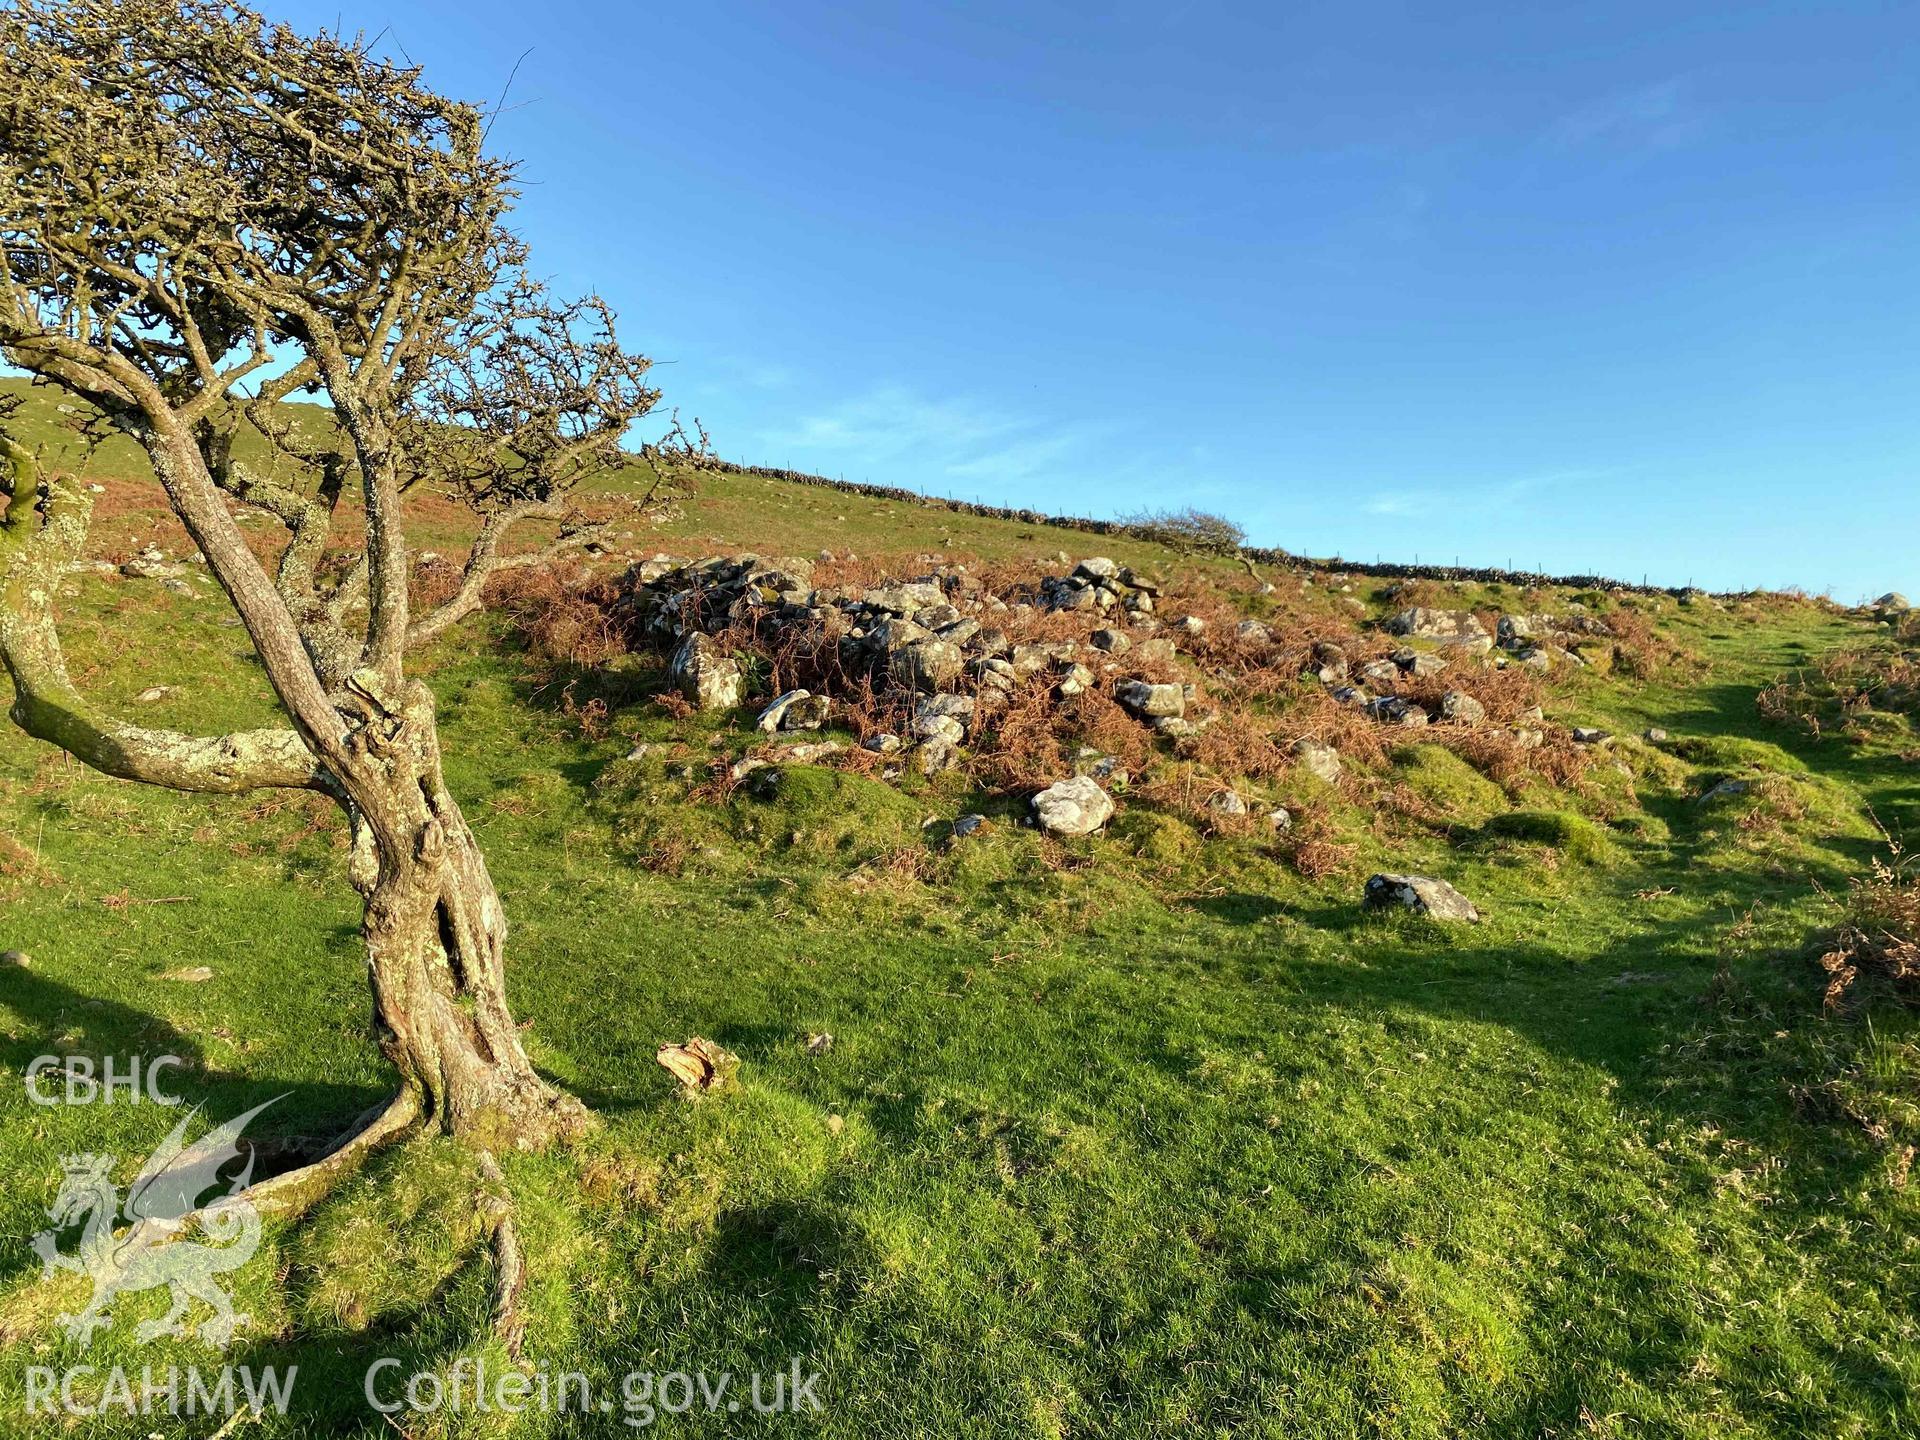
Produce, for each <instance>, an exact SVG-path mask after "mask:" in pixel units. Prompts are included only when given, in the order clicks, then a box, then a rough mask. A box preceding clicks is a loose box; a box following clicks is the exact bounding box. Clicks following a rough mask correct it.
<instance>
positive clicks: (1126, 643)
mask: <svg viewBox="0 0 1920 1440" xmlns="http://www.w3.org/2000/svg"><path fill="white" fill-rule="evenodd" d="M1087 639H1088V643H1089V644H1091V645H1092V646H1093V648H1094V649H1096V650H1104V651H1105V652H1106V653H1107V654H1109V655H1124V654H1126V653H1127V651H1129V650H1131V649H1132V648H1133V641H1132V640H1130V639H1128V638H1127V635H1126V632H1125V631H1121V630H1096V631H1094V632H1093V634H1092V635H1090V636H1088V637H1087Z"/></svg>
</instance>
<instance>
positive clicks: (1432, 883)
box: [1365, 875, 1480, 924]
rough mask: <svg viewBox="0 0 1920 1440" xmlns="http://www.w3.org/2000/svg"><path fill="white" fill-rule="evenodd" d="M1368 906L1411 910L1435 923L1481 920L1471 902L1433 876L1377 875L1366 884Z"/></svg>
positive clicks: (1381, 908)
mask: <svg viewBox="0 0 1920 1440" xmlns="http://www.w3.org/2000/svg"><path fill="white" fill-rule="evenodd" d="M1365 904H1366V908H1367V909H1369V910H1411V911H1412V912H1413V913H1414V914H1416V915H1426V916H1429V917H1431V918H1432V919H1435V920H1450V921H1451V920H1464V921H1467V922H1469V923H1472V924H1478V923H1479V921H1480V912H1479V911H1478V910H1476V909H1475V908H1474V905H1473V902H1472V901H1471V900H1469V899H1467V897H1466V896H1464V895H1462V894H1461V893H1460V892H1459V891H1458V890H1456V889H1454V888H1453V886H1451V885H1449V884H1448V883H1447V882H1446V881H1444V880H1435V879H1434V878H1433V877H1432V876H1430V875H1375V876H1373V877H1371V878H1370V879H1369V880H1368V881H1367V891H1366V901H1365Z"/></svg>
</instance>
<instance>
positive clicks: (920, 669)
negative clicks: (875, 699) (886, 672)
mask: <svg viewBox="0 0 1920 1440" xmlns="http://www.w3.org/2000/svg"><path fill="white" fill-rule="evenodd" d="M892 663H893V672H894V674H895V675H896V676H897V677H898V678H900V679H901V680H903V681H905V682H906V683H907V684H908V685H911V686H912V687H913V688H914V689H916V690H944V689H946V688H947V687H948V686H949V685H951V684H953V682H954V681H956V680H958V679H959V678H960V672H961V670H962V669H963V668H964V666H965V664H966V660H965V657H964V656H962V655H961V653H960V647H959V646H958V645H954V644H951V643H949V642H948V641H945V640H918V641H915V642H914V643H912V644H910V645H904V646H901V647H900V648H899V649H897V650H894V651H893V652H892Z"/></svg>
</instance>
